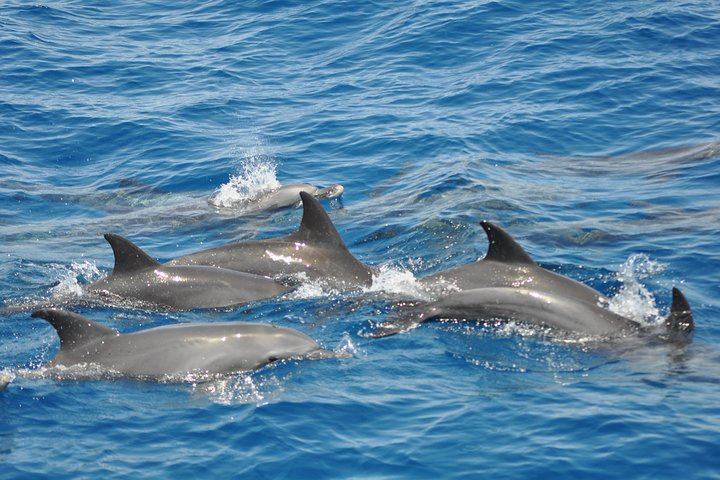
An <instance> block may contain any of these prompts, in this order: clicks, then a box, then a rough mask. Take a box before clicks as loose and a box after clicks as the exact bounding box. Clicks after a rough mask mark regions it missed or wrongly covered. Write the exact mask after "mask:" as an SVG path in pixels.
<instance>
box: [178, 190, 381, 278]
mask: <svg viewBox="0 0 720 480" xmlns="http://www.w3.org/2000/svg"><path fill="white" fill-rule="evenodd" d="M299 195H300V198H301V199H302V203H303V217H302V220H301V222H300V228H299V229H298V230H297V231H296V232H294V233H292V234H290V235H287V236H284V237H279V238H268V239H264V240H251V241H244V242H237V243H231V244H229V245H224V246H221V247H216V248H211V249H209V250H203V251H200V252H197V253H193V254H190V255H185V256H182V257H178V258H176V259H174V260H172V261H170V262H168V263H167V264H166V265H173V266H175V265H211V266H214V267H221V268H227V269H230V270H238V271H241V272H249V273H253V274H255V275H264V276H269V277H273V278H276V279H279V280H280V281H283V282H286V283H287V282H290V281H292V280H293V278H292V277H293V276H295V277H297V276H298V275H302V276H304V277H305V278H306V279H307V280H310V281H318V280H319V281H320V282H322V283H323V284H325V285H326V286H329V287H331V288H337V289H348V288H357V287H366V286H369V285H371V284H372V271H371V270H370V268H369V267H368V266H367V265H364V264H363V263H361V262H360V261H359V260H357V259H356V258H355V257H354V256H353V255H352V253H350V251H349V250H348V248H347V246H346V245H345V242H343V240H342V238H341V237H340V234H339V233H338V231H337V229H336V228H335V225H333V223H332V221H331V220H330V217H329V216H328V214H327V212H325V210H324V209H323V207H322V205H320V202H319V201H318V200H317V199H316V198H315V197H314V196H312V195H311V194H309V193H307V192H304V191H301V192H300V193H299ZM295 281H296V280H295Z"/></svg>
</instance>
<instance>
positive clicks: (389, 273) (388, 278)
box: [366, 264, 429, 300]
mask: <svg viewBox="0 0 720 480" xmlns="http://www.w3.org/2000/svg"><path fill="white" fill-rule="evenodd" d="M366 291H367V292H383V293H389V294H400V295H403V296H410V297H412V298H416V299H421V300H429V298H428V293H427V292H426V291H425V289H424V288H423V287H422V286H421V285H420V284H418V282H417V279H416V278H415V275H413V273H412V272H411V271H410V270H406V269H404V268H401V267H396V266H393V265H388V264H386V265H381V266H380V268H379V269H378V270H377V272H375V274H373V281H372V285H371V286H370V287H368V288H367V290H366Z"/></svg>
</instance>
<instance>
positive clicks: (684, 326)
mask: <svg viewBox="0 0 720 480" xmlns="http://www.w3.org/2000/svg"><path fill="white" fill-rule="evenodd" d="M439 318H446V319H459V320H511V321H517V322H524V323H528V324H533V325H539V326H542V327H549V328H551V329H555V330H560V331H564V332H575V333H580V334H584V335H591V336H597V337H607V336H611V335H616V334H625V333H632V332H639V331H641V330H643V328H642V327H641V325H640V324H639V323H638V322H635V321H633V320H630V319H629V318H625V317H623V316H621V315H618V314H616V313H614V312H611V311H610V310H608V309H606V308H603V307H601V306H599V305H598V304H597V303H590V302H586V301H585V300H583V299H579V298H574V297H571V296H566V295H562V294H559V293H551V292H547V291H541V290H536V289H532V288H525V287H519V288H514V287H487V288H476V289H471V290H464V291H460V292H455V293H451V294H449V295H447V296H446V297H443V298H441V299H439V300H437V301H435V302H429V303H427V304H422V305H416V306H412V307H410V308H409V309H408V311H406V312H404V313H400V314H397V315H396V316H395V318H392V319H390V320H388V321H386V322H383V323H381V324H378V325H377V329H376V330H375V331H374V332H372V333H370V336H371V337H376V338H377V337H386V336H389V335H394V334H396V333H399V332H402V331H405V330H409V329H411V328H414V327H416V326H417V325H419V324H420V323H422V322H425V321H427V320H433V319H439ZM663 328H664V330H665V331H664V332H662V334H663V335H665V336H667V337H670V339H671V340H673V341H676V340H679V339H681V338H683V337H687V336H688V335H689V334H690V333H691V332H692V331H693V329H694V321H693V316H692V311H691V309H690V305H689V304H688V302H687V300H686V299H685V296H684V295H683V294H682V292H680V290H678V289H677V288H673V301H672V306H671V307H670V313H669V314H668V316H667V318H666V319H665V322H664V323H663Z"/></svg>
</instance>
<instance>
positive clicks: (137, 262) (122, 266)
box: [105, 233, 160, 275]
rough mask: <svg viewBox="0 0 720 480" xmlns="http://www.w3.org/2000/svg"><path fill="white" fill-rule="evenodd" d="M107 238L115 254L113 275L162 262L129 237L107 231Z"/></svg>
mask: <svg viewBox="0 0 720 480" xmlns="http://www.w3.org/2000/svg"><path fill="white" fill-rule="evenodd" d="M105 240H107V241H108V243H109V244H110V246H111V247H112V249H113V253H114V254H115V267H114V268H113V271H112V275H117V274H127V273H132V272H136V271H138V270H143V269H145V268H150V267H157V266H158V265H160V262H158V261H157V260H155V259H154V258H152V257H150V255H148V254H147V253H145V252H144V251H143V250H142V249H141V248H140V247H138V246H137V245H135V244H134V243H132V242H131V241H130V240H128V239H127V238H123V237H121V236H120V235H115V234H113V233H106V234H105Z"/></svg>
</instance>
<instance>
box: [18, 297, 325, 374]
mask: <svg viewBox="0 0 720 480" xmlns="http://www.w3.org/2000/svg"><path fill="white" fill-rule="evenodd" d="M32 316H33V317H35V318H43V319H45V320H47V321H48V322H50V324H51V325H52V326H53V327H54V328H55V330H56V331H57V334H58V336H59V337H60V351H59V352H58V354H57V356H56V357H55V358H54V359H53V360H52V361H50V363H49V364H48V366H50V367H53V366H57V365H63V366H66V367H69V366H72V365H78V364H94V365H99V366H101V367H102V368H104V369H107V370H108V371H109V373H113V374H116V375H122V376H126V377H133V378H141V379H164V378H171V379H172V378H173V377H178V376H184V375H187V374H191V373H200V374H227V373H234V372H242V371H248V370H253V369H256V368H259V367H262V366H263V365H266V364H268V363H271V362H274V361H276V360H281V359H288V358H330V357H338V356H339V355H338V354H336V353H335V352H331V351H328V350H323V349H322V348H320V346H319V345H318V344H317V343H316V342H315V341H314V340H313V339H312V338H310V337H308V336H307V335H305V334H303V333H301V332H298V331H296V330H292V329H289V328H282V327H274V326H271V325H264V324H255V323H237V322H235V323H211V324H182V325H170V326H164V327H157V328H151V329H148V330H141V331H138V332H134V333H126V334H121V333H119V332H118V331H116V330H113V329H111V328H108V327H105V326H104V325H101V324H99V323H96V322H93V321H92V320H90V319H88V318H86V317H84V316H82V315H78V314H76V313H71V312H68V311H65V310H52V309H49V310H38V311H35V312H33V314H32Z"/></svg>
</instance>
